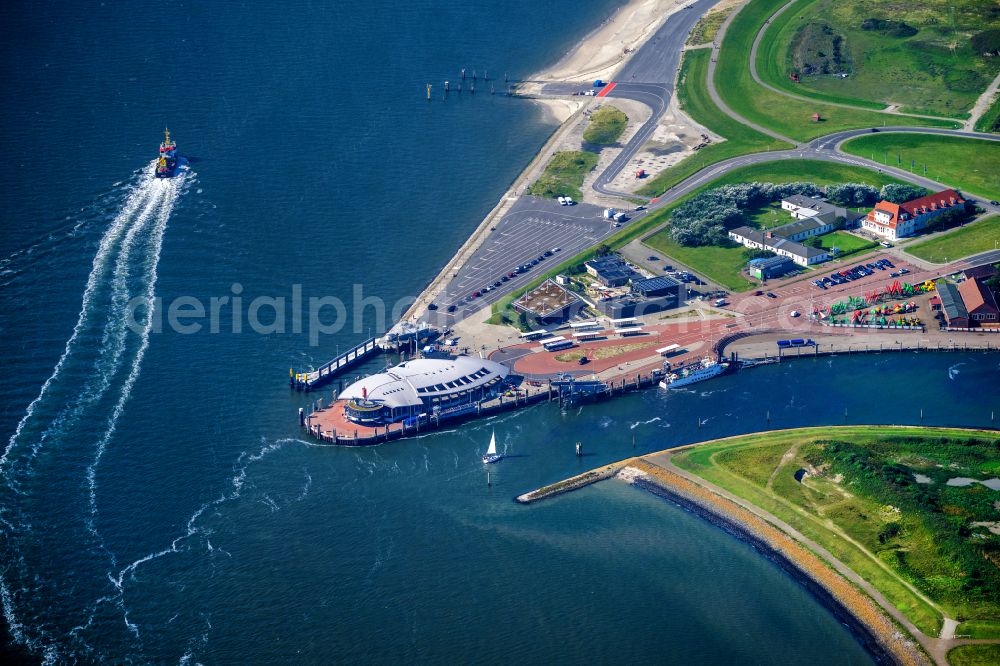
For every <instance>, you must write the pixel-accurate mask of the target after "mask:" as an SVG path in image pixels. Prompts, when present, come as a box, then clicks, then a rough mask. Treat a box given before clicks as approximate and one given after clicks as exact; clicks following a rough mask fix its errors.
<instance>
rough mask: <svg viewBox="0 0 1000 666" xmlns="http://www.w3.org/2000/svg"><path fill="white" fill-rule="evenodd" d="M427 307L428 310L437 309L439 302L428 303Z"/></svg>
mask: <svg viewBox="0 0 1000 666" xmlns="http://www.w3.org/2000/svg"><path fill="white" fill-rule="evenodd" d="M427 309H428V310H437V309H438V306H437V303H428V304H427Z"/></svg>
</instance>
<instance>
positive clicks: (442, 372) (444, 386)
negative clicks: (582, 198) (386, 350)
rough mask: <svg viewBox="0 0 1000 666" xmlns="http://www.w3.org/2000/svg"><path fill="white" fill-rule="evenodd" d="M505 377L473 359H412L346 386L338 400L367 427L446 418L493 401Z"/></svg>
mask: <svg viewBox="0 0 1000 666" xmlns="http://www.w3.org/2000/svg"><path fill="white" fill-rule="evenodd" d="M509 373H510V370H509V369H508V368H507V366H505V365H501V364H500V363H496V362H494V361H490V360H487V359H482V358H476V357H473V356H457V357H455V358H445V359H438V358H421V359H414V360H411V361H406V362H405V363H400V364H399V365H397V366H395V367H392V368H389V369H387V370H385V371H384V372H380V373H378V374H375V375H371V376H369V377H365V378H364V379H361V380H359V381H357V382H355V383H353V384H351V385H350V386H348V387H347V388H346V389H344V391H343V392H342V393H341V394H340V395H339V396H338V399H339V400H346V401H347V402H346V405H345V407H344V414H345V415H346V416H347V418H348V419H349V420H350V421H352V422H354V423H358V424H361V425H366V426H375V425H387V424H389V423H396V422H399V421H403V420H405V419H407V418H411V417H416V416H420V415H421V414H426V415H430V414H435V413H436V414H438V415H439V416H447V415H449V414H457V413H462V412H464V411H468V410H469V409H471V408H472V407H473V406H475V405H476V404H477V403H478V402H480V401H482V400H490V399H492V398H495V397H496V395H497V394H498V393H499V392H501V391H502V390H503V388H504V387H505V385H506V382H505V381H504V380H505V379H506V378H507V375H508V374H509Z"/></svg>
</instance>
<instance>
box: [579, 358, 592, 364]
mask: <svg viewBox="0 0 1000 666" xmlns="http://www.w3.org/2000/svg"><path fill="white" fill-rule="evenodd" d="M577 363H579V364H580V365H587V364H588V363H590V359H589V358H587V357H586V356H581V357H580V360H579V361H577Z"/></svg>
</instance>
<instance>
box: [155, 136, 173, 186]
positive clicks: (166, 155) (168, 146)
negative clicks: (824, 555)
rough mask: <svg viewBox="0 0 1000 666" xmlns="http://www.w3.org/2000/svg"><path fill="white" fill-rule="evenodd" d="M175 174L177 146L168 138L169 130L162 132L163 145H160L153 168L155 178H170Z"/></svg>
mask: <svg viewBox="0 0 1000 666" xmlns="http://www.w3.org/2000/svg"><path fill="white" fill-rule="evenodd" d="M176 172H177V144H176V143H174V142H173V140H172V139H171V138H170V130H169V129H166V130H164V137H163V143H161V144H160V156H159V158H157V160H156V166H155V167H153V174H154V175H155V176H156V177H157V178H171V177H173V175H174V173H176Z"/></svg>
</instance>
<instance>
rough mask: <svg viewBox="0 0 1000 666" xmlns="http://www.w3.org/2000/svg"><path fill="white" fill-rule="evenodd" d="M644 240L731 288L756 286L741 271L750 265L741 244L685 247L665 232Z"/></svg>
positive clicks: (656, 248)
mask: <svg viewBox="0 0 1000 666" xmlns="http://www.w3.org/2000/svg"><path fill="white" fill-rule="evenodd" d="M643 242H644V243H645V244H646V245H648V246H649V247H651V248H653V249H654V250H658V251H659V252H662V253H663V254H665V255H667V256H668V257H670V258H671V259H676V260H677V261H679V262H680V263H682V264H684V265H685V266H690V267H691V268H692V269H694V270H696V271H698V272H699V273H701V274H702V275H704V276H705V277H707V278H708V279H709V280H712V281H713V282H718V283H719V284H721V285H722V286H723V287H725V288H726V289H729V290H730V291H746V290H747V289H750V288H752V287H756V283H755V282H750V281H749V280H747V279H746V278H745V277H743V275H742V273H741V271H742V270H743V267H744V266H746V264H747V260H746V259H745V258H744V257H743V251H744V250H746V248H745V247H743V246H742V245H736V244H735V243H734V244H733V245H732V247H718V246H715V245H703V246H700V247H686V246H684V245H680V244H678V243H676V242H675V241H674V240H673V239H672V238H670V234H669V233H667V232H666V231H661V232H660V233H657V234H654V235H653V236H651V237H649V238H647V239H646V240H645V241H643Z"/></svg>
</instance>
